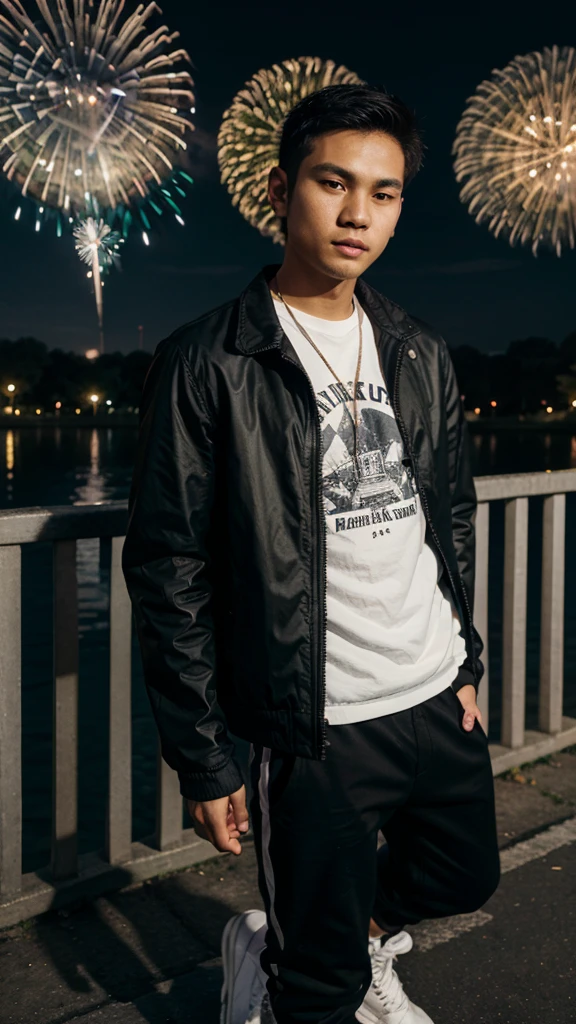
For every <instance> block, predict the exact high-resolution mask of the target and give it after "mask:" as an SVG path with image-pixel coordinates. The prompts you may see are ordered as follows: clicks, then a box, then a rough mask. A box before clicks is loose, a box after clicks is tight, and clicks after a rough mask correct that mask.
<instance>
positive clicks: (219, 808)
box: [186, 786, 248, 855]
mask: <svg viewBox="0 0 576 1024" xmlns="http://www.w3.org/2000/svg"><path fill="white" fill-rule="evenodd" d="M186 803H187V805H188V812H189V814H190V817H191V818H192V824H193V826H194V831H195V832H196V835H198V836H200V838H201V839H207V840H208V842H210V843H212V845H213V846H215V847H216V849H217V850H220V852H221V853H235V854H236V855H238V854H240V853H242V846H241V845H240V843H239V841H238V837H239V836H241V835H242V834H243V833H244V832H247V831H248V810H247V808H246V786H241V787H240V789H237V790H236V792H235V793H231V794H230V796H222V797H219V798H218V799H217V800H187V801H186Z"/></svg>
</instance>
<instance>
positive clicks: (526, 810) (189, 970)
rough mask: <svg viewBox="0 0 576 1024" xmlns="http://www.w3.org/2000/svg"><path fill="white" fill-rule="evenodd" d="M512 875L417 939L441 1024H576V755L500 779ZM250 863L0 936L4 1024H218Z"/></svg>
mask: <svg viewBox="0 0 576 1024" xmlns="http://www.w3.org/2000/svg"><path fill="white" fill-rule="evenodd" d="M496 791H497V803H498V819H499V832H500V840H501V846H502V866H503V877H502V883H501V885H500V888H499V889H498V892H497V893H496V894H495V895H494V896H493V897H492V899H491V900H490V901H489V902H488V903H487V904H486V906H485V907H484V908H483V909H482V910H481V911H479V912H478V913H476V914H470V915H465V916H462V917H459V918H450V919H447V920H445V921H439V922H428V923H425V924H422V925H419V926H417V927H416V928H414V929H413V930H412V932H413V935H414V938H415V948H414V950H413V951H412V952H411V953H409V954H407V955H406V956H405V957H403V958H401V959H400V960H399V962H398V965H397V966H398V972H399V974H400V976H401V978H402V980H403V981H404V984H405V986H406V988H407V990H408V992H409V993H410V995H411V997H412V998H413V999H414V1001H415V1002H418V1003H420V1004H421V1005H422V1006H424V1007H425V1009H426V1010H427V1012H428V1013H429V1014H430V1016H431V1017H432V1019H433V1020H434V1021H435V1024H575V1022H576V969H575V961H574V946H575V944H576V751H573V752H564V753H562V754H558V755H552V757H551V758H548V759H547V761H546V762H544V763H539V764H536V765H534V766H532V767H530V768H528V769H526V770H525V771H524V772H523V773H517V774H516V776H509V777H508V778H500V779H497V780H496ZM261 905H262V904H261V900H260V896H259V893H258V889H257V884H256V868H255V857H254V849H253V845H252V842H251V841H250V840H246V841H245V846H244V850H243V852H242V855H241V856H240V857H238V858H236V857H232V856H226V857H216V858H215V859H214V860H211V861H208V862H205V863H204V864H201V865H199V866H198V867H197V868H191V869H189V870H187V871H182V872H180V873H177V874H173V875H170V876H166V877H164V878H158V879H155V880H153V881H152V882H147V883H144V884H143V885H139V886H134V887H133V888H132V889H130V890H125V891H124V892H122V893H119V894H117V895H114V896H110V897H106V898H104V897H103V898H101V899H98V900H96V901H95V902H94V903H92V904H90V905H85V906H79V907H77V908H74V909H71V910H62V911H58V912H51V913H49V914H46V915H44V916H42V917H41V918H38V919H36V920H35V921H33V922H28V923H26V924H24V925H21V926H18V927H16V928H11V929H8V930H6V931H4V932H0V1024H32V1022H36V1024H64V1022H68V1021H74V1022H76V1021H78V1022H80V1021H81V1022H82V1024H116V1022H117V1024H218V1010H219V990H220V985H221V962H220V959H219V942H220V935H221V932H222V928H223V926H224V924H225V922H226V920H227V919H228V917H229V916H230V915H231V914H232V913H235V912H237V911H238V910H245V909H247V908H249V907H261Z"/></svg>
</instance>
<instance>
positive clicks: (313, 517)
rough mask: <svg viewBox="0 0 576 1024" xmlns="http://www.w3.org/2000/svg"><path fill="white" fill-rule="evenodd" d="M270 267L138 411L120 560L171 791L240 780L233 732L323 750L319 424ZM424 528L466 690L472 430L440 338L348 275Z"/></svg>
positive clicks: (161, 350) (165, 362) (172, 361)
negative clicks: (461, 655)
mask: <svg viewBox="0 0 576 1024" xmlns="http://www.w3.org/2000/svg"><path fill="white" fill-rule="evenodd" d="M277 269H278V267H277V266H276V265H274V266H267V267H265V268H264V269H263V270H262V271H261V272H260V273H259V274H258V275H257V276H256V277H255V278H254V280H253V281H252V282H251V283H250V284H249V285H248V287H247V288H246V289H245V291H243V292H242V293H241V295H240V296H239V297H238V298H237V299H234V300H233V301H231V302H228V303H226V304H225V305H223V306H219V307H218V308H217V309H214V310H212V311H211V312H209V313H206V314H205V315H204V316H201V317H199V318H198V319H197V320H194V321H193V322H192V323H190V324H187V325H186V326H184V327H182V328H180V329H179V330H177V331H176V332H175V333H174V334H172V335H171V336H170V337H169V338H167V339H165V340H164V341H162V342H160V344H159V345H158V346H157V348H156V351H155V354H154V359H153V362H152V364H151V366H150V370H149V372H148V375H147V377H146V381H145V384H144V390H143V396H142V400H141V407H140V435H139V443H138V450H137V456H136V465H135V471H134V476H133V481H132V488H131V493H130V500H129V524H128V531H127V536H126V541H125V544H124V548H123V571H124V575H125V579H126V583H127V586H128V590H129V592H130V596H131V599H132V604H133V608H134V615H135V621H136V628H137V631H138V637H139V642H140V647H141V651H142V658H143V665H144V676H145V680H146V685H147V689H148V693H149V696H150V700H151V703H152V708H153V711H154V715H155V718H156V722H157V725H158V728H159V732H160V738H161V744H162V752H163V755H164V757H165V759H166V761H167V762H168V764H170V765H171V766H172V767H173V768H175V769H176V770H177V771H178V774H179V777H180V785H181V790H182V793H183V795H184V796H187V797H190V798H192V799H195V800H209V799H213V798H216V797H219V796H226V795H228V794H229V793H231V792H234V790H236V789H238V788H239V787H240V786H241V784H242V775H241V773H240V770H239V768H238V766H237V764H236V763H235V760H234V756H233V754H234V744H233V741H232V739H231V738H230V736H229V734H228V730H230V731H231V732H232V734H235V735H236V736H239V737H243V738H245V739H246V740H250V741H251V742H254V743H262V744H263V745H265V746H269V747H274V748H276V749H278V750H281V751H284V752H291V753H294V754H297V755H299V756H302V757H308V758H314V759H322V758H323V757H324V756H325V751H324V730H325V719H324V702H325V683H324V668H325V654H326V601H325V591H326V550H325V547H326V541H325V522H324V510H323V503H322V500H321V497H322V490H321V488H322V482H321V481H322V464H321V458H322V452H321V434H320V422H319V417H318V412H317V407H316V399H315V396H314V392H313V390H312V385H311V382H310V379H309V377H308V376H307V374H306V372H305V371H304V368H303V366H302V364H301V362H300V360H299V359H298V356H297V354H296V351H295V349H294V347H293V346H292V344H291V343H290V341H289V339H288V338H287V337H286V335H285V334H284V332H283V330H282V328H281V326H280V323H279V320H278V317H277V316H276V312H275V310H274V306H273V300H272V297H271V295H270V291H269V288H268V283H267V282H268V281H269V280H270V279H271V277H272V276H273V274H274V273H275V271H276V270H277ZM355 294H356V295H357V297H358V299H359V301H360V302H361V304H362V306H363V307H364V309H365V311H366V313H367V315H368V316H369V318H370V320H371V322H372V324H373V327H374V333H375V337H376V343H377V346H378V352H379V358H380V362H381V366H382V370H383V374H384V379H385V381H386V382H387V386H388V391H389V394H390V397H391V401H392V405H393V409H394V412H395V414H396V418H397V421H398V426H399V429H400V432H401V435H402V438H403V442H404V447H405V454H406V459H407V461H408V462H409V463H410V464H411V467H412V471H413V472H414V474H415V477H416V483H417V485H418V490H419V493H420V500H421V503H422V507H423V510H424V513H425V516H426V521H427V540H428V541H429V543H431V544H432V545H434V546H435V547H436V549H437V551H438V552H439V554H440V559H439V561H440V564H441V565H442V566H443V573H444V574H445V577H446V579H447V581H448V583H449V585H450V589H451V592H452V595H453V598H454V601H455V604H456V608H457V610H458V612H459V615H460V621H461V623H462V627H463V635H464V636H465V638H466V648H467V658H466V661H465V662H464V664H463V666H462V667H461V669H460V671H459V674H458V678H457V679H456V680H455V681H454V684H453V685H454V688H455V689H458V688H459V687H460V686H463V685H464V683H473V684H474V685H475V686H476V687H477V686H478V683H479V681H480V678H481V676H482V672H483V666H482V663H481V661H480V655H481V653H482V641H481V640H480V637H479V636H478V634H477V632H476V630H475V629H474V626H473V623H472V599H473V591H474V546H475V545H474V515H475V508H476V495H475V490H474V482H473V479H472V473H471V466H470V456H469V448H468V434H467V429H466V422H465V419H464V416H463V409H462V402H461V399H460V394H459V390H458V385H457V382H456V378H455V375H454V369H453V366H452V363H451V360H450V356H449V353H448V349H447V347H446V344H445V342H444V340H443V339H442V338H441V337H440V335H438V334H436V333H435V332H434V331H432V330H431V329H430V328H429V327H428V326H427V325H426V324H424V323H422V322H421V321H419V320H416V318H414V317H412V316H408V315H407V314H406V313H405V312H404V310H402V309H400V307H399V306H397V305H395V304H394V303H393V302H390V300H389V299H386V298H384V297H383V296H382V295H380V294H379V293H378V292H377V291H375V290H374V289H373V288H371V287H369V286H368V285H367V284H366V283H365V282H364V281H363V280H362V279H361V278H360V279H359V280H358V282H357V285H356V291H355Z"/></svg>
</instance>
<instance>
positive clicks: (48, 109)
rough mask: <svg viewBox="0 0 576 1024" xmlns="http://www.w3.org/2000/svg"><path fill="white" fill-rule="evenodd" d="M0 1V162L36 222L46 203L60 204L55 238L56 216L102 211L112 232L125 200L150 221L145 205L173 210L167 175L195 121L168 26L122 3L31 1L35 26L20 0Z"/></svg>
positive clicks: (126, 219)
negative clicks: (151, 23) (32, 205)
mask: <svg viewBox="0 0 576 1024" xmlns="http://www.w3.org/2000/svg"><path fill="white" fill-rule="evenodd" d="M0 5H1V6H2V7H4V8H5V10H6V11H7V16H0V166H1V168H2V170H3V172H4V174H5V175H6V176H7V177H8V178H9V179H10V180H12V181H13V182H15V183H16V184H17V185H18V187H19V189H20V191H21V192H22V195H24V196H28V197H29V198H31V199H33V200H34V201H35V202H36V204H37V207H38V209H37V213H36V217H37V221H36V223H37V229H38V226H39V224H40V223H41V220H42V214H44V211H45V210H46V211H50V210H57V211H59V214H58V233H61V216H60V215H61V214H62V213H63V214H64V215H65V219H68V220H69V221H70V222H72V221H73V220H75V219H76V218H77V217H79V216H85V215H86V214H87V213H88V214H89V213H93V212H94V211H97V210H102V211H104V213H105V215H106V217H107V219H109V220H110V219H114V218H115V217H116V216H118V215H119V216H120V217H122V219H123V229H126V228H127V226H128V225H129V224H130V221H131V219H132V215H131V214H130V210H129V209H128V208H129V207H133V208H134V207H136V208H137V209H138V211H139V215H140V219H141V221H142V225H143V227H144V228H146V227H149V226H150V225H149V222H148V219H147V217H146V214H145V213H144V212H143V210H142V205H143V204H145V203H146V202H147V203H148V205H149V206H150V207H151V208H153V209H154V210H155V212H157V213H162V212H163V209H164V210H166V209H170V210H172V211H173V212H174V213H175V214H176V216H177V217H180V210H179V207H178V206H177V203H176V202H175V201H174V196H173V194H172V192H171V190H170V188H169V187H167V186H168V184H169V183H168V181H167V179H171V181H172V183H174V182H175V181H177V178H178V170H177V168H176V164H177V162H178V159H179V158H181V157H182V153H183V151H184V150H185V149H186V147H187V143H186V135H187V133H188V132H189V131H190V130H192V129H193V127H194V126H193V124H192V123H191V120H190V115H191V114H192V113H194V95H193V92H192V89H191V86H192V84H193V82H192V79H191V77H190V74H189V73H188V71H186V70H182V69H181V68H180V67H179V65H180V64H181V62H182V61H188V60H189V57H188V54H187V53H186V51H185V50H183V49H172V44H173V42H174V40H175V39H176V38H177V37H178V33H177V32H173V33H170V32H169V31H168V29H167V28H166V26H164V25H161V26H160V27H158V28H156V29H155V30H154V31H152V32H149V31H148V29H147V27H146V22H147V20H148V18H149V17H150V15H151V14H152V13H153V12H154V11H159V10H160V9H159V8H158V7H157V5H156V4H155V3H150V4H148V5H147V6H144V5H143V4H140V5H139V6H138V7H137V8H136V10H135V11H134V13H133V14H131V15H129V16H128V17H126V18H124V19H122V10H123V7H124V0H101V2H99V3H97V4H94V3H93V2H92V0H74V2H73V5H70V3H69V0H36V5H37V8H38V12H36V13H37V15H38V14H39V15H40V16H41V18H42V19H43V20H42V21H40V20H34V19H33V17H31V16H29V15H28V14H27V13H26V11H25V10H24V7H23V5H22V3H21V2H20V0H0ZM71 6H72V10H70V7H71ZM188 180H189V181H191V180H192V179H191V178H189V179H188ZM176 191H181V190H180V189H179V188H178V186H177V185H176ZM15 216H16V219H18V218H19V217H20V207H18V210H17V211H16V215H15Z"/></svg>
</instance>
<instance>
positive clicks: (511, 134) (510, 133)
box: [452, 46, 576, 256]
mask: <svg viewBox="0 0 576 1024" xmlns="http://www.w3.org/2000/svg"><path fill="white" fill-rule="evenodd" d="M452 152H453V155H454V156H455V161H454V169H455V172H456V180H457V181H459V182H464V185H463V186H462V189H461V191H460V198H461V200H462V202H463V203H466V204H467V206H468V210H469V212H470V213H471V214H473V215H474V217H475V220H476V222H477V223H478V224H480V223H486V222H487V223H488V227H489V229H490V231H492V232H493V233H494V235H496V236H499V235H502V236H503V237H504V238H507V239H508V241H509V242H510V244H511V245H515V244H516V242H520V243H521V244H527V243H530V244H531V246H532V252H533V253H534V255H537V252H538V249H539V247H549V248H552V249H553V250H554V251H555V252H556V255H557V256H560V255H561V253H562V248H563V247H564V248H566V247H567V246H569V247H570V248H574V244H575V239H576V51H575V50H574V49H572V48H571V47H567V46H565V47H558V46H553V47H552V48H548V47H547V48H545V49H544V50H543V52H542V53H529V54H526V55H525V56H522V57H515V58H514V60H513V61H512V62H511V63H510V64H508V65H507V67H505V68H504V69H503V70H495V71H493V72H492V78H491V79H490V80H487V81H484V82H482V83H481V84H480V85H479V86H478V88H477V90H476V93H475V94H474V96H472V97H471V98H470V99H469V100H468V105H467V109H466V111H465V113H464V114H463V116H462V118H461V120H460V123H459V124H458V127H457V131H456V139H455V142H454V146H453V150H452Z"/></svg>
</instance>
